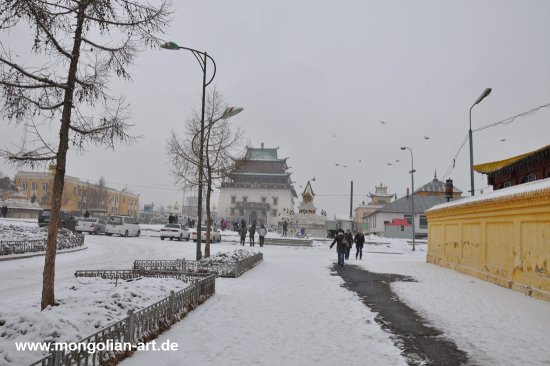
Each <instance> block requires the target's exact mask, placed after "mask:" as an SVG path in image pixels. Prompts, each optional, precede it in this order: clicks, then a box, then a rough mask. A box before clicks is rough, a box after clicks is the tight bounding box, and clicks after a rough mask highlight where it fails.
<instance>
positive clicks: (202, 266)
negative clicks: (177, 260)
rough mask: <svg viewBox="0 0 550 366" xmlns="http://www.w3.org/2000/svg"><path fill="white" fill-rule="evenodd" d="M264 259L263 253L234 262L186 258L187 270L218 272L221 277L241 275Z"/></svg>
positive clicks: (193, 271)
mask: <svg viewBox="0 0 550 366" xmlns="http://www.w3.org/2000/svg"><path fill="white" fill-rule="evenodd" d="M263 259H264V255H263V254H262V253H256V254H254V255H253V256H251V257H248V258H245V259H242V260H239V261H232V262H219V263H217V262H209V261H192V260H186V261H185V266H186V271H187V272H192V273H206V272H212V273H216V274H217V275H218V276H220V277H239V276H240V275H242V274H243V273H244V272H246V271H248V270H250V269H252V268H254V267H255V266H256V265H257V264H258V263H260V262H261V261H262V260H263Z"/></svg>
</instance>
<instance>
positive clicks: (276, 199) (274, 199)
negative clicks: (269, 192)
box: [273, 197, 279, 206]
mask: <svg viewBox="0 0 550 366" xmlns="http://www.w3.org/2000/svg"><path fill="white" fill-rule="evenodd" d="M277 201H279V197H273V206H277Z"/></svg>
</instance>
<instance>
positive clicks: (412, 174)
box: [401, 146, 416, 252]
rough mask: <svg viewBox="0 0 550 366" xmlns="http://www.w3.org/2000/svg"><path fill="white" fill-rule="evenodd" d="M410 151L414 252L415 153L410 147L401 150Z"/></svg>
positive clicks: (403, 147)
mask: <svg viewBox="0 0 550 366" xmlns="http://www.w3.org/2000/svg"><path fill="white" fill-rule="evenodd" d="M406 149H408V150H409V151H410V152H411V171H410V172H409V173H411V189H412V194H411V200H412V201H411V203H412V228H413V252H414V250H415V247H416V246H415V228H414V172H415V170H414V156H413V151H412V149H411V148H410V147H408V146H401V150H406Z"/></svg>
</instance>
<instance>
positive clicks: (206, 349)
mask: <svg viewBox="0 0 550 366" xmlns="http://www.w3.org/2000/svg"><path fill="white" fill-rule="evenodd" d="M263 252H264V262H263V263H261V264H259V265H258V266H256V267H255V268H254V269H253V270H251V271H249V272H247V273H245V274H244V275H243V276H241V277H239V278H237V279H218V280H217V282H216V294H215V295H214V296H213V297H212V298H211V299H209V300H208V301H206V302H205V303H204V304H203V305H201V306H200V307H199V308H197V309H196V310H195V311H193V312H191V313H190V314H189V315H188V316H187V317H186V318H185V319H183V320H182V321H181V322H179V323H178V324H176V325H174V326H173V327H172V329H170V330H169V331H167V332H165V333H164V334H162V335H161V336H160V337H159V338H158V339H157V343H159V342H160V343H162V342H164V341H166V340H170V341H171V342H177V343H178V345H179V351H177V352H161V353H159V352H151V351H149V352H138V353H136V354H135V355H134V356H133V357H131V358H129V359H127V360H125V361H124V362H123V365H152V364H162V365H183V364H185V365H331V366H333V365H406V360H405V358H404V357H403V356H402V355H401V351H400V350H399V349H398V348H397V347H395V345H394V342H393V341H392V339H391V335H390V334H389V333H387V332H385V331H383V330H382V329H381V327H380V326H379V325H378V324H377V323H376V322H375V314H374V313H372V312H370V311H369V309H368V308H367V307H366V306H365V305H364V304H363V303H362V302H361V301H360V298H359V297H358V296H357V294H355V293H354V292H352V291H349V290H347V289H345V288H343V287H342V285H343V280H342V279H341V278H340V277H338V276H331V275H330V274H331V273H332V269H331V268H332V259H336V258H333V257H335V255H333V254H334V251H329V250H328V249H327V248H291V249H289V248H284V249H283V248H270V247H264V248H263ZM306 256H307V258H305V257H306Z"/></svg>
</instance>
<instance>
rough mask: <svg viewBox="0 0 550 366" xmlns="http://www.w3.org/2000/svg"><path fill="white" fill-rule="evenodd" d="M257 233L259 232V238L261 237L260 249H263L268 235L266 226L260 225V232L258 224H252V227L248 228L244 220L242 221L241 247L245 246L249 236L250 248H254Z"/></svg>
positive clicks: (240, 231)
mask: <svg viewBox="0 0 550 366" xmlns="http://www.w3.org/2000/svg"><path fill="white" fill-rule="evenodd" d="M256 231H257V232H258V236H259V237H260V247H263V246H264V240H265V236H266V235H267V229H266V228H265V226H264V225H263V224H262V225H260V227H259V228H258V230H256V222H254V223H252V225H250V227H247V226H246V221H245V220H244V219H242V220H241V225H240V229H239V235H240V237H241V245H244V244H245V241H246V234H248V235H249V238H250V246H251V247H253V246H254V244H255V243H254V235H256Z"/></svg>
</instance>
